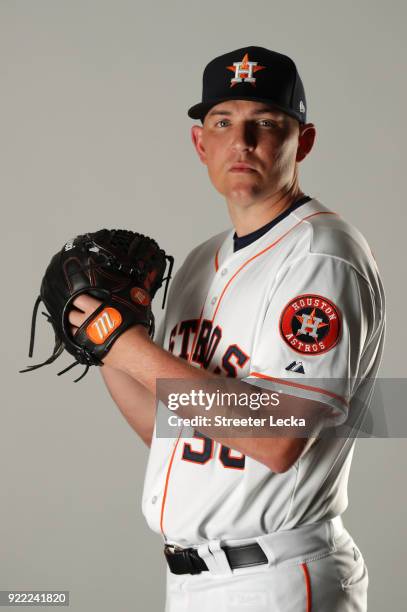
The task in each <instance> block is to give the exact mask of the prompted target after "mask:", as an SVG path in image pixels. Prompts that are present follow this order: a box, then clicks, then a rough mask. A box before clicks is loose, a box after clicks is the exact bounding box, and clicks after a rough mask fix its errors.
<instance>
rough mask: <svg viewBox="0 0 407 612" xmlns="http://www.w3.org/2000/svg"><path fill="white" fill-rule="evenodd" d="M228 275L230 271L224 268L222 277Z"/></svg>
mask: <svg viewBox="0 0 407 612" xmlns="http://www.w3.org/2000/svg"><path fill="white" fill-rule="evenodd" d="M227 273H228V269H227V268H223V270H222V272H221V275H222V276H225V274H227Z"/></svg>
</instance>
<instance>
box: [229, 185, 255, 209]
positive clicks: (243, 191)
mask: <svg viewBox="0 0 407 612" xmlns="http://www.w3.org/2000/svg"><path fill="white" fill-rule="evenodd" d="M224 195H225V197H226V199H227V200H228V202H230V203H231V204H236V205H240V206H250V205H251V204H253V203H254V202H255V201H256V200H257V199H258V197H259V195H260V189H259V188H257V189H256V187H255V186H254V185H239V186H235V187H234V188H233V189H228V190H227V192H226V193H225V194H224Z"/></svg>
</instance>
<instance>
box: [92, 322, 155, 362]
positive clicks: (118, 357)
mask: <svg viewBox="0 0 407 612" xmlns="http://www.w3.org/2000/svg"><path fill="white" fill-rule="evenodd" d="M146 343H151V339H150V336H149V334H148V330H147V328H146V327H145V326H144V325H134V326H133V327H130V328H129V329H128V330H126V331H125V332H124V333H123V334H121V335H120V336H119V337H118V338H117V339H116V341H115V342H114V343H113V345H112V347H111V349H110V351H109V352H108V353H107V355H106V356H105V358H104V359H103V362H104V363H105V364H106V365H108V366H110V367H112V368H115V369H117V370H121V371H122V372H127V371H128V366H130V365H131V364H133V366H134V362H135V361H136V357H135V356H136V355H137V354H139V353H141V352H142V350H143V349H142V347H143V346H145V344H146Z"/></svg>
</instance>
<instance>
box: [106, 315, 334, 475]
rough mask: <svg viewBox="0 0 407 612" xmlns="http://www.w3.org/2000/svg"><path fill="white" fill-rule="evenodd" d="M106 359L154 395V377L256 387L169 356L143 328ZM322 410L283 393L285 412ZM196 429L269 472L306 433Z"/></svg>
mask: <svg viewBox="0 0 407 612" xmlns="http://www.w3.org/2000/svg"><path fill="white" fill-rule="evenodd" d="M108 360H109V361H110V362H112V363H114V364H115V367H117V368H119V369H121V370H123V371H124V372H125V373H126V374H128V375H129V376H130V377H131V378H132V379H134V380H136V381H138V382H140V383H141V384H142V385H143V386H145V387H146V388H147V389H148V390H149V391H150V393H151V394H154V395H156V393H157V388H156V381H157V379H172V380H177V379H182V381H183V382H184V383H185V381H188V382H189V381H191V384H195V385H196V384H201V385H202V387H203V388H205V387H211V388H215V386H217V387H218V388H222V387H223V388H225V389H229V390H230V388H231V385H232V386H233V390H234V391H236V392H239V391H240V393H246V394H250V393H251V392H253V391H255V392H258V391H259V389H258V388H257V387H254V386H252V385H249V384H247V383H245V382H241V381H238V380H235V379H230V378H229V379H226V378H222V377H219V376H216V375H215V374H211V373H209V372H207V371H205V370H202V369H200V368H196V367H194V366H192V365H190V364H189V363H187V362H186V361H184V360H182V359H180V358H178V357H175V356H173V355H172V354H171V353H169V352H168V351H164V350H163V349H162V348H160V347H159V346H157V345H155V344H154V343H153V342H151V341H150V340H149V338H148V336H147V334H146V331H145V330H144V329H142V328H140V327H135V328H132V329H131V330H129V332H127V333H126V334H124V335H123V336H122V337H121V338H119V339H118V341H117V343H115V344H114V345H113V347H112V349H111V351H110V353H109V355H108ZM180 384H181V383H180ZM158 391H159V389H158ZM158 399H161V400H163V401H164V402H165V398H164V397H159V398H158ZM324 409H325V407H324V406H323V405H321V404H318V403H317V402H308V403H307V401H306V400H302V399H300V398H296V397H293V396H284V411H285V412H286V413H287V414H290V413H292V414H293V415H295V414H297V415H300V414H302V413H305V412H307V411H308V415H309V416H313V417H316V416H317V413H319V416H321V414H323V410H324ZM216 410H217V414H219V415H224V416H225V417H227V416H230V414H231V413H230V409H229V408H227V407H222V406H219V405H217V406H216ZM239 410H240V414H241V416H247V415H248V409H247V407H245V408H241V407H240V409H239V407H234V409H233V413H234V414H235V416H237V413H239ZM177 413H178V414H179V416H181V417H184V418H189V417H193V416H195V415H199V414H202V409H200V410H199V409H197V408H194V407H193V406H186V407H181V408H180V409H179V410H177ZM197 429H198V430H199V431H201V432H202V433H203V434H205V435H208V437H211V438H212V439H214V440H217V441H218V442H220V443H221V444H224V445H225V446H228V447H230V448H233V449H234V450H236V451H240V452H242V453H244V454H245V455H248V456H250V457H252V458H254V459H256V460H258V461H260V462H261V463H264V464H265V465H267V466H268V467H270V469H272V470H273V471H285V470H286V469H288V468H289V467H290V466H291V465H292V463H294V462H295V460H296V458H297V457H298V456H299V455H300V454H301V452H302V450H303V448H304V446H305V443H306V441H307V434H304V436H301V435H300V433H298V436H299V437H298V438H294V436H293V435H292V433H291V432H290V434H289V435H290V436H291V437H288V438H287V437H284V433H283V430H280V431H281V437H276V436H273V437H271V436H270V437H269V438H267V437H262V438H256V437H253V436H250V435H249V436H247V437H244V438H240V437H239V434H238V430H235V431H233V428H231V429H229V430H228V429H227V428H226V429H223V431H222V432H221V433H220V432H219V431H216V430H215V429H214V428H213V427H206V426H205V425H202V426H199V427H198V428H197ZM313 431H314V430H313Z"/></svg>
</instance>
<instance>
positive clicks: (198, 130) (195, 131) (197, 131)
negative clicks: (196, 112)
mask: <svg viewBox="0 0 407 612" xmlns="http://www.w3.org/2000/svg"><path fill="white" fill-rule="evenodd" d="M202 132H203V128H202V127H201V126H200V125H193V126H192V128H191V139H192V142H193V144H194V147H195V150H196V152H197V153H198V156H199V159H200V160H201V162H202V163H203V164H206V152H205V148H204V146H203V143H202Z"/></svg>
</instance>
